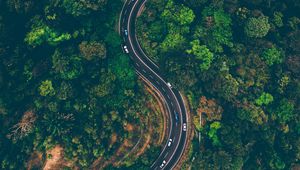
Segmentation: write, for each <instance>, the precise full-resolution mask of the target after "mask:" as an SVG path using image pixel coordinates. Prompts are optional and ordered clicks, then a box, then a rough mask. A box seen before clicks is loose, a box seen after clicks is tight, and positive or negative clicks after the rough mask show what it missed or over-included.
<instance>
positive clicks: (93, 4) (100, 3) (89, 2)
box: [61, 0, 107, 16]
mask: <svg viewBox="0 0 300 170" xmlns="http://www.w3.org/2000/svg"><path fill="white" fill-rule="evenodd" d="M106 3H107V0H83V1H76V0H62V5H61V6H62V7H63V8H64V9H65V10H66V12H67V13H69V14H72V15H74V16H81V15H88V14H90V13H91V12H93V11H97V10H101V9H103V8H104V6H105V5H106Z"/></svg>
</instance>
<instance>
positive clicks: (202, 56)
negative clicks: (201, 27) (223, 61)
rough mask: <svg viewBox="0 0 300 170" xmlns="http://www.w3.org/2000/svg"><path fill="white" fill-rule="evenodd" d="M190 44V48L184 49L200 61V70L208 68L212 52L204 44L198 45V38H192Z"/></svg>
mask: <svg viewBox="0 0 300 170" xmlns="http://www.w3.org/2000/svg"><path fill="white" fill-rule="evenodd" d="M190 44H191V46H192V48H191V49H189V50H186V52H187V53H188V54H192V55H194V56H195V58H196V59H197V60H200V61H201V64H200V69H201V70H208V69H209V67H210V65H211V63H212V60H213V56H214V55H213V53H212V52H210V51H209V49H208V48H207V47H206V45H200V41H199V40H193V41H192V42H191V43H190Z"/></svg>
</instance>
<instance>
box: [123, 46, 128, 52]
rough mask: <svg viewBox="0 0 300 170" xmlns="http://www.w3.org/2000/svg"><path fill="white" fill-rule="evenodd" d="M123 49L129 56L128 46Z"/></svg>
mask: <svg viewBox="0 0 300 170" xmlns="http://www.w3.org/2000/svg"><path fill="white" fill-rule="evenodd" d="M123 48H124V51H125V53H127V54H128V53H129V50H128V48H127V46H126V45H124V47H123Z"/></svg>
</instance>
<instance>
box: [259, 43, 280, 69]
mask: <svg viewBox="0 0 300 170" xmlns="http://www.w3.org/2000/svg"><path fill="white" fill-rule="evenodd" d="M262 57H263V59H264V60H265V61H266V63H267V64H268V65H270V66H271V65H273V64H280V63H281V62H282V60H283V54H282V51H281V50H278V49H277V48H275V47H272V48H269V49H266V50H265V51H264V52H263V54H262Z"/></svg>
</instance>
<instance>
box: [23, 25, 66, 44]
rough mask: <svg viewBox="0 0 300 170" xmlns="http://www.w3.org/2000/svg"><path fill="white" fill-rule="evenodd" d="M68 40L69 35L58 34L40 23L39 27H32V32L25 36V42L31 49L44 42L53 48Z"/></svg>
mask: <svg viewBox="0 0 300 170" xmlns="http://www.w3.org/2000/svg"><path fill="white" fill-rule="evenodd" d="M69 39H71V35H70V34H69V33H63V34H60V33H58V32H57V31H55V30H54V29H51V28H50V27H49V26H47V25H45V24H43V23H42V24H41V25H38V26H33V27H32V30H31V31H30V32H29V33H27V35H26V38H25V42H26V43H28V44H29V45H31V46H33V47H35V46H38V45H41V44H43V43H45V42H47V43H48V44H50V45H53V46H55V45H57V44H59V43H61V42H63V41H66V40H69Z"/></svg>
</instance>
